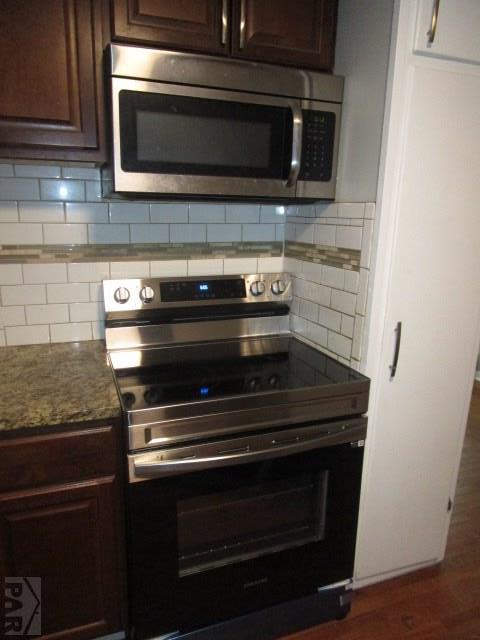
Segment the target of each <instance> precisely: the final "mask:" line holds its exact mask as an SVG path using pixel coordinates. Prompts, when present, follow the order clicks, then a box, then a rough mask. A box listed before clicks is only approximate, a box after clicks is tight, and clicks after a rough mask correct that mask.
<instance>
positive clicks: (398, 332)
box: [390, 322, 402, 380]
mask: <svg viewBox="0 0 480 640" xmlns="http://www.w3.org/2000/svg"><path fill="white" fill-rule="evenodd" d="M401 339H402V323H401V322H397V325H396V327H395V350H394V352H393V361H392V364H391V365H390V380H393V379H394V378H395V374H396V373H397V365H398V356H399V355H400V341H401Z"/></svg>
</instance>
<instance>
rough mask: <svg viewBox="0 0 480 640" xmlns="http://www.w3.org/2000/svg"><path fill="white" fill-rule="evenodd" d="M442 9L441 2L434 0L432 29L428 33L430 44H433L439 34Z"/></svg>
mask: <svg viewBox="0 0 480 640" xmlns="http://www.w3.org/2000/svg"><path fill="white" fill-rule="evenodd" d="M439 9H440V0H434V2H433V9H432V20H431V22H430V29H429V30H428V31H427V36H428V44H433V41H434V40H435V35H436V33H437V24H438V10H439Z"/></svg>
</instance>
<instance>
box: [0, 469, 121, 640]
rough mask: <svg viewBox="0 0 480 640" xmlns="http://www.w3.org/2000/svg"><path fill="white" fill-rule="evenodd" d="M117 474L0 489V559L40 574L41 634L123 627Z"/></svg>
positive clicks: (15, 570)
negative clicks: (31, 488)
mask: <svg viewBox="0 0 480 640" xmlns="http://www.w3.org/2000/svg"><path fill="white" fill-rule="evenodd" d="M113 504H114V485H113V479H112V478H103V479H101V480H92V481H89V482H84V483H78V484H73V485H65V486H64V487H53V488H50V489H45V490H39V491H32V492H30V493H27V492H15V493H10V494H4V495H3V496H0V566H2V567H3V568H4V570H5V573H6V575H7V576H33V577H40V578H41V581H42V582H41V606H42V635H44V636H47V635H49V634H53V633H55V634H58V635H55V637H56V638H57V637H58V638H71V639H77V638H87V637H88V638H92V637H96V636H97V635H104V634H107V633H111V632H113V631H118V630H119V629H121V627H122V625H121V621H120V602H121V597H120V595H119V584H120V580H119V574H120V567H119V563H118V560H117V557H118V554H117V540H116V535H115V531H114V525H113V523H114V521H115V516H114V507H113Z"/></svg>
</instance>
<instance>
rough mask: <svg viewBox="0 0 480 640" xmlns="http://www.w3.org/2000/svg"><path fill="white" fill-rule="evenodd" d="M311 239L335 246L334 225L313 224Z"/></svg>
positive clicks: (316, 242) (317, 242)
mask: <svg viewBox="0 0 480 640" xmlns="http://www.w3.org/2000/svg"><path fill="white" fill-rule="evenodd" d="M313 241H314V243H315V244H320V245H323V246H326V247H334V246H335V227H334V226H332V225H329V224H316V225H314V234H313Z"/></svg>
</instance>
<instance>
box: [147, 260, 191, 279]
mask: <svg viewBox="0 0 480 640" xmlns="http://www.w3.org/2000/svg"><path fill="white" fill-rule="evenodd" d="M187 273H188V262H187V260H152V262H150V275H151V277H152V278H172V277H177V276H178V277H181V276H186V275H187Z"/></svg>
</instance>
